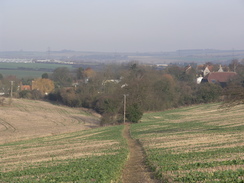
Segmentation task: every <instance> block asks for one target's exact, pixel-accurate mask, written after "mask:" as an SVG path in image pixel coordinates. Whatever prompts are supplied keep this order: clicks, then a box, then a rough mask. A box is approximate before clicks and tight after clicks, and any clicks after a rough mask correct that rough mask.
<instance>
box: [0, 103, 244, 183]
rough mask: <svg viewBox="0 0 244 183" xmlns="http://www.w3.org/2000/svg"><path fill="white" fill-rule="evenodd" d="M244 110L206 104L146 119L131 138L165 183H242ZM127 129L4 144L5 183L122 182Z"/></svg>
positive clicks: (0, 178)
mask: <svg viewBox="0 0 244 183" xmlns="http://www.w3.org/2000/svg"><path fill="white" fill-rule="evenodd" d="M243 110H244V106H243V105H242V106H237V107H234V108H232V109H229V110H226V109H220V108H219V105H218V104H204V105H197V106H191V107H186V108H180V109H174V110H169V111H164V112H151V113H146V114H144V116H143V118H142V122H141V123H138V124H132V125H131V134H132V136H133V138H135V139H139V141H140V142H141V144H142V145H143V148H144V150H145V154H146V163H147V164H148V166H149V167H150V168H151V169H152V170H153V171H154V172H155V174H156V176H157V178H158V179H161V180H163V182H192V183H193V182H194V183H195V182H228V183H229V182H240V183H241V182H243V181H244V113H243ZM123 129H124V126H123V125H119V126H109V127H100V128H96V129H90V130H85V131H78V132H72V133H64V134H62V133H61V134H58V135H55V134H54V135H51V136H46V137H40V138H34V139H29V140H22V141H13V142H10V143H4V144H0V158H1V161H0V171H1V173H0V182H86V183H89V182H97V183H101V182H108V183H109V182H116V181H117V182H121V174H122V169H123V166H124V164H125V162H126V160H127V158H128V147H127V143H126V141H125V139H124V138H123V137H122V131H123ZM15 133H17V132H15ZM13 134H14V133H13Z"/></svg>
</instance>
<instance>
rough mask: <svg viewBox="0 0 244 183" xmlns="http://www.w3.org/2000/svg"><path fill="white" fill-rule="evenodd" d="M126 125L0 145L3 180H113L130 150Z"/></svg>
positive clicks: (0, 180)
mask: <svg viewBox="0 0 244 183" xmlns="http://www.w3.org/2000/svg"><path fill="white" fill-rule="evenodd" d="M122 129H123V126H114V127H104V128H97V129H93V130H87V131H80V132H75V133H68V134H62V135H56V136H50V137H44V138H36V139H32V140H26V141H18V142H12V143H8V144H2V145H0V150H1V151H0V152H1V153H0V157H1V163H0V165H1V166H0V167H1V173H0V182H87V183H89V182H99V183H100V182H111V180H114V181H117V180H119V179H120V175H121V170H122V167H123V165H124V163H125V161H126V159H127V156H128V150H127V147H126V142H125V140H124V139H123V138H122V134H121V133H122Z"/></svg>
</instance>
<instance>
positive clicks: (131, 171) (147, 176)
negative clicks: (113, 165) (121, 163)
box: [122, 124, 160, 183]
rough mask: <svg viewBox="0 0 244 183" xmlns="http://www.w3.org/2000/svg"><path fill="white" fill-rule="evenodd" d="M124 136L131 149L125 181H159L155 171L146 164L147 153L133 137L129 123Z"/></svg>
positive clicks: (127, 182) (141, 182)
mask: <svg viewBox="0 0 244 183" xmlns="http://www.w3.org/2000/svg"><path fill="white" fill-rule="evenodd" d="M123 136H124V138H125V139H126V140H127V143H128V146H129V151H130V153H129V159H128V161H127V163H126V165H125V167H124V170H123V176H122V180H123V183H159V182H160V181H159V180H156V179H154V178H153V173H152V172H151V171H150V170H149V168H148V167H147V166H146V165H145V154H144V152H143V149H142V147H141V145H140V143H139V142H138V141H137V140H134V139H132V138H131V135H130V126H129V124H126V125H125V129H124V132H123Z"/></svg>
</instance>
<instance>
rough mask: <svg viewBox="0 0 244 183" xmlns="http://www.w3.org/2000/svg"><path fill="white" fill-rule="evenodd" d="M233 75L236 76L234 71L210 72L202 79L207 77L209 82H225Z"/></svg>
mask: <svg viewBox="0 0 244 183" xmlns="http://www.w3.org/2000/svg"><path fill="white" fill-rule="evenodd" d="M234 76H236V73H235V72H210V73H209V74H208V75H207V76H205V77H204V79H207V80H208V82H209V83H214V82H220V83H226V82H228V81H229V80H230V79H231V78H232V77H234Z"/></svg>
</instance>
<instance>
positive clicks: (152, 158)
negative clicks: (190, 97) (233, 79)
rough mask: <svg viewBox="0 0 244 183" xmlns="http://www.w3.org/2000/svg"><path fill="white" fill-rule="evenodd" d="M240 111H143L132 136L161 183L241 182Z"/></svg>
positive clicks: (243, 130)
mask: <svg viewBox="0 0 244 183" xmlns="http://www.w3.org/2000/svg"><path fill="white" fill-rule="evenodd" d="M243 110H244V106H243V105H242V106H238V107H235V108H234V109H230V110H226V109H219V105H217V104H206V105H199V106H194V107H188V108H181V109H175V110H169V111H165V112H155V113H147V114H145V115H144V117H143V119H142V123H140V124H135V125H132V129H131V133H132V135H133V137H134V138H136V139H140V141H141V143H142V144H143V146H144V149H145V151H146V154H147V163H148V165H149V166H150V167H151V168H152V169H153V170H154V171H156V172H157V176H158V177H159V178H160V179H162V180H164V181H166V182H243V180H244V141H243V140H244V139H243V137H244V113H243Z"/></svg>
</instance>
